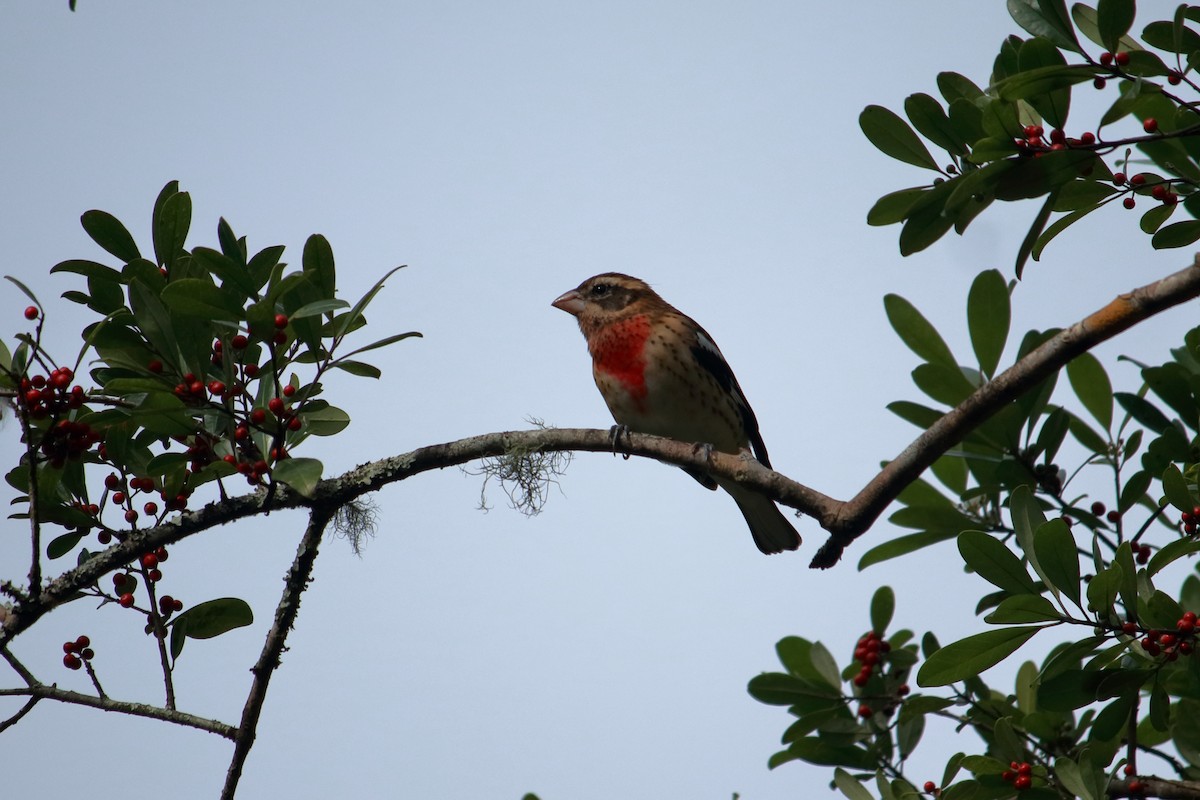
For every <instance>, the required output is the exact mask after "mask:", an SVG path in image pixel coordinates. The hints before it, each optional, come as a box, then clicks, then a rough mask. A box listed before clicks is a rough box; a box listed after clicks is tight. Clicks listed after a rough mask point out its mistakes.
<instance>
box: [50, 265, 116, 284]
mask: <svg viewBox="0 0 1200 800" xmlns="http://www.w3.org/2000/svg"><path fill="white" fill-rule="evenodd" d="M55 272H72V273H75V274H76V275H85V276H87V277H89V278H102V279H104V280H106V281H114V282H116V283H121V273H120V272H119V271H118V270H115V269H113V268H112V267H106V266H105V265H103V264H98V263H96V262H95V261H86V260H83V259H69V260H67V261H60V262H58V263H57V264H55V265H54V266H53V267H51V268H50V273H51V274H54V273H55Z"/></svg>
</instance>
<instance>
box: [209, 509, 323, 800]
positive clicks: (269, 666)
mask: <svg viewBox="0 0 1200 800" xmlns="http://www.w3.org/2000/svg"><path fill="white" fill-rule="evenodd" d="M332 515H333V509H331V508H324V507H323V508H320V509H315V510H314V511H313V512H312V514H311V515H309V519H308V527H307V528H306V529H305V531H304V536H303V538H301V540H300V546H299V547H297V548H296V558H295V560H294V561H293V562H292V566H291V569H289V570H288V573H287V577H286V578H284V588H283V596H282V597H280V598H279V605H278V606H277V607H276V609H275V622H274V624H272V625H271V630H270V632H269V633H268V634H267V640H266V642H265V643H264V644H263V650H262V654H261V655H260V656H259V657H258V663H256V664H255V665H254V666H253V667H252V668H251V669H250V671H251V672H252V673H254V683H253V684H252V685H251V687H250V694H249V695H247V697H246V705H245V706H244V707H243V709H242V722H241V724H240V725H239V726H238V729H237V736H236V737H235V738H234V746H233V758H232V759H231V760H230V763H229V771H228V772H227V773H226V775H225V786H224V788H223V789H222V790H221V797H222V800H225V798H229V799H230V800H232V798H233V796H234V793H235V792H236V791H237V785H238V781H239V780H240V779H241V777H242V767H244V766H245V764H246V757H247V756H248V755H249V754H250V748H251V747H253V746H254V739H255V736H256V735H257V730H258V719H259V716H260V715H261V714H262V707H263V703H264V702H265V701H266V699H267V686H268V685H269V684H270V682H271V675H272V674H274V672H275V670H276V669H278V667H279V658H280V656H281V655H282V654H283V650H284V646H283V645H284V641H285V640H286V639H287V635H288V631H290V630H291V629H292V626H293V625H294V624H295V622H296V615H297V614H298V613H299V612H300V595H301V593H303V592H304V590H305V589H306V588H308V584H309V581H310V580H311V578H312V570H313V563H314V562H315V561H316V559H317V551H318V549H319V548H320V546H321V536H322V535H323V534H324V532H325V527H326V526H327V525H328V524H329V520H330V519H331V518H332Z"/></svg>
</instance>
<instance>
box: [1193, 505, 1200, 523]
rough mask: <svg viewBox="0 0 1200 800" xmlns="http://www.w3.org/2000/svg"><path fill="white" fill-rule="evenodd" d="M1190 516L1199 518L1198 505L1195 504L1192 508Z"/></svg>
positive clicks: (1199, 510) (1199, 508)
mask: <svg viewBox="0 0 1200 800" xmlns="http://www.w3.org/2000/svg"><path fill="white" fill-rule="evenodd" d="M1192 516H1193V517H1195V518H1196V519H1197V520H1200V506H1196V507H1194V508H1193V509H1192Z"/></svg>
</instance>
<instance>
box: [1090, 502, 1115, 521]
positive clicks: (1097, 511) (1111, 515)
mask: <svg viewBox="0 0 1200 800" xmlns="http://www.w3.org/2000/svg"><path fill="white" fill-rule="evenodd" d="M1107 508H1108V507H1107V506H1106V505H1104V503H1101V502H1100V501H1099V500H1097V501H1096V502H1094V503H1092V509H1091V511H1092V515H1093V516H1096V517H1103V518H1104V519H1106V520H1108V522H1109V523H1110V524H1112V525H1116V524H1117V523H1118V522H1120V521H1121V512H1120V511H1117V510H1116V509H1115V508H1114V509H1113V510H1112V511H1108V510H1107Z"/></svg>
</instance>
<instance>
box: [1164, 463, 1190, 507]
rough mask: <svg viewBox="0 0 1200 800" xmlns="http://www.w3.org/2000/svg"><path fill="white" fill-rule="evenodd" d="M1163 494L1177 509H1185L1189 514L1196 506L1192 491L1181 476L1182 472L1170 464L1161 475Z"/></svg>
mask: <svg viewBox="0 0 1200 800" xmlns="http://www.w3.org/2000/svg"><path fill="white" fill-rule="evenodd" d="M1162 487H1163V494H1165V495H1166V497H1167V502H1168V503H1170V504H1171V505H1173V506H1175V508H1176V509H1177V510H1179V511H1186V512H1188V513H1189V514H1190V513H1191V512H1192V509H1193V508H1195V507H1196V502H1195V498H1193V497H1192V492H1191V490H1190V489H1189V488H1188V483H1187V480H1186V479H1185V478H1184V477H1183V473H1182V472H1180V471H1179V467H1177V466H1175V465H1174V464H1171V465H1170V466H1168V467H1167V469H1166V471H1164V472H1163V476H1162Z"/></svg>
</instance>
